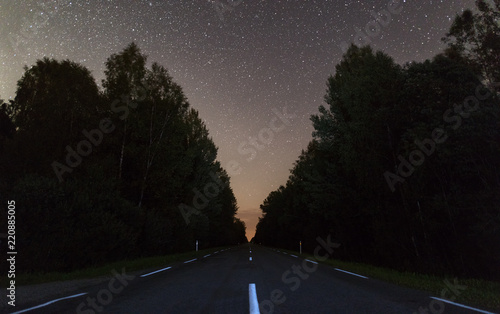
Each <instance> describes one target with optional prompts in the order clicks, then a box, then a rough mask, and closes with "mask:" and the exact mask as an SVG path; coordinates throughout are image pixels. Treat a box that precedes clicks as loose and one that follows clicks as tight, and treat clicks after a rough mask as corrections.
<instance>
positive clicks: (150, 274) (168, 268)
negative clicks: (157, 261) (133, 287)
mask: <svg viewBox="0 0 500 314" xmlns="http://www.w3.org/2000/svg"><path fill="white" fill-rule="evenodd" d="M170 268H172V267H166V268H162V269H160V270H157V271H154V272H152V273H148V274H144V275H140V276H139V277H146V276H149V275H152V274H156V273H159V272H161V271H164V270H167V269H170Z"/></svg>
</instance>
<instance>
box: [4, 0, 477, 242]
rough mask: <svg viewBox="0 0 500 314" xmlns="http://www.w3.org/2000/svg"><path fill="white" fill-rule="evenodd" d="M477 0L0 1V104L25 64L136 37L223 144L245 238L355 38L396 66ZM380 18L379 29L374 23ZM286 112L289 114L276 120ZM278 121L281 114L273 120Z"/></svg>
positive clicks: (101, 58)
mask: <svg viewBox="0 0 500 314" xmlns="http://www.w3.org/2000/svg"><path fill="white" fill-rule="evenodd" d="M473 6H474V1H473V0H446V1H437V0H419V1H417V0H413V1H411V0H371V1H370V0H366V1H341V0H150V1H143V0H102V1H84V0H82V1H80V0H78V1H77V0H73V1H69V0H26V1H17V0H2V2H0V21H1V24H0V62H1V63H0V98H1V99H4V100H6V99H9V98H13V97H14V96H15V87H16V82H17V80H19V79H20V78H21V76H22V74H23V66H24V65H31V64H34V63H35V61H36V60H37V59H41V58H43V57H45V56H48V57H52V58H56V59H70V60H72V61H75V62H79V63H81V64H83V65H84V66H86V67H87V68H88V69H89V70H91V72H92V74H93V76H94V77H95V78H96V81H97V83H98V84H99V85H100V83H101V80H102V79H103V78H104V74H103V73H104V62H105V61H106V58H108V57H109V56H110V55H111V54H113V53H118V52H120V51H121V50H122V49H123V48H125V46H127V45H128V44H129V43H131V42H132V41H134V42H136V43H137V44H138V46H139V47H140V48H141V50H142V52H143V53H145V54H146V55H148V61H149V62H153V61H156V62H158V63H160V64H162V65H164V66H165V67H166V68H167V69H168V70H169V72H170V74H171V75H172V76H173V78H174V80H175V81H176V82H177V83H179V84H180V85H181V86H182V87H183V89H184V92H185V94H186V96H187V97H188V100H189V102H190V104H191V106H192V107H194V108H195V109H197V110H198V111H199V112H200V117H201V118H202V119H203V120H204V121H205V123H206V125H207V127H208V129H209V132H210V134H211V136H212V138H213V140H214V142H215V144H216V145H217V146H218V147H219V154H218V160H220V161H221V163H222V165H223V167H225V168H228V167H229V165H230V164H231V163H233V164H234V163H235V162H236V163H237V164H238V165H239V168H240V171H239V172H237V173H236V172H235V173H232V175H231V185H232V188H233V190H234V193H235V195H236V198H237V201H238V206H239V211H238V217H240V218H241V219H242V220H243V221H245V223H246V225H247V237H248V239H249V240H250V239H251V238H252V237H253V235H254V233H255V225H256V223H257V219H258V217H259V216H260V209H259V205H260V204H262V202H263V200H264V199H265V198H266V197H267V195H268V194H269V193H270V192H271V191H273V190H275V189H277V188H278V187H279V186H280V185H282V184H285V183H286V180H287V178H288V175H289V169H291V168H292V167H293V163H294V162H295V160H297V158H298V156H299V154H300V152H301V150H302V149H305V148H306V147H307V144H308V142H309V141H310V140H311V139H312V137H311V133H312V131H313V128H312V124H311V121H310V120H309V118H310V115H311V114H315V113H317V109H318V107H319V106H320V105H321V104H322V103H323V97H324V94H325V92H326V80H327V78H328V76H329V75H331V74H333V73H334V70H335V65H336V64H337V63H339V62H340V60H341V57H342V53H343V50H342V49H343V47H345V46H346V45H347V44H350V43H351V42H355V43H357V44H367V43H369V44H371V45H372V47H373V48H375V49H377V50H382V51H384V52H386V53H387V54H389V55H390V56H392V57H393V58H394V59H395V61H396V62H397V63H400V64H404V63H406V62H410V61H423V60H425V59H428V58H432V57H433V56H434V55H436V54H437V53H439V52H441V50H442V49H443V47H444V46H443V44H442V43H441V40H440V39H441V38H442V37H443V36H444V34H445V33H446V32H447V30H448V29H449V27H450V25H451V23H452V20H453V18H454V17H455V15H456V14H457V13H461V12H462V10H463V9H464V8H472V7H473ZM376 20H378V22H376ZM285 113H286V115H285V117H286V118H284V117H283V115H284V114H285ZM280 117H281V118H280Z"/></svg>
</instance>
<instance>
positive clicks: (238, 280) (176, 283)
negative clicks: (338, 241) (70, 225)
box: [16, 245, 481, 314]
mask: <svg viewBox="0 0 500 314" xmlns="http://www.w3.org/2000/svg"><path fill="white" fill-rule="evenodd" d="M250 258H251V260H250ZM313 261H314V260H313ZM185 262H186V263H184V262H183V263H178V264H174V265H165V268H166V269H162V268H159V269H155V270H151V271H147V272H143V273H141V274H138V275H135V276H132V275H130V274H127V273H126V271H125V272H122V271H121V270H120V271H118V273H117V274H116V276H115V277H114V278H113V279H111V280H110V281H109V282H106V283H104V284H100V285H97V286H94V287H90V288H88V289H86V290H84V291H81V292H80V293H82V295H79V296H78V294H79V293H78V292H77V293H75V294H73V295H61V296H60V298H67V297H69V298H67V299H62V300H57V299H58V298H57V299H52V300H43V302H42V301H41V302H40V303H39V305H42V304H43V303H48V302H51V301H52V303H51V304H48V305H46V306H43V307H40V308H36V309H32V310H30V311H27V313H88V314H90V313H182V314H186V313H231V314H235V313H258V310H259V306H257V304H259V305H260V313H262V314H264V313H315V314H317V313H328V314H331V313H384V314H386V313H419V314H420V313H481V312H478V311H475V310H471V309H465V308H462V307H460V306H457V305H453V304H449V303H444V302H441V301H439V300H435V299H432V298H431V296H430V295H429V294H428V293H425V292H421V291H416V290H411V289H406V288H401V287H398V286H395V285H392V284H387V283H384V282H381V281H378V280H375V279H372V278H363V277H359V276H357V275H355V274H349V273H344V272H342V271H341V270H337V269H334V268H332V267H330V266H326V265H321V264H315V263H313V262H310V261H305V260H303V259H301V258H300V257H295V256H293V255H290V254H285V253H284V252H279V251H278V250H273V249H269V248H264V247H260V246H255V245H242V246H239V247H234V248H231V249H228V250H226V251H223V252H218V253H216V254H212V255H210V256H206V257H203V256H200V257H199V258H198V259H197V260H193V261H185ZM167 267H170V268H167ZM151 272H154V273H152V274H150V273H151ZM141 275H142V277H141ZM144 275H146V276H144ZM443 289H449V291H448V292H449V294H448V295H447V296H448V297H450V296H452V293H453V289H457V287H456V286H455V287H454V286H453V284H451V285H450V286H449V287H447V286H446V284H445V283H443ZM458 289H459V288H458ZM252 292H254V293H252ZM83 293H84V294H83ZM252 304H253V305H254V307H253V308H251V307H252ZM34 306H36V305H33V304H30V305H29V306H28V305H27V306H25V307H24V308H32V307H34ZM22 309H23V308H19V307H16V311H21V310H22ZM252 311H253V312H252Z"/></svg>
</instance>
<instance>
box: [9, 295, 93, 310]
mask: <svg viewBox="0 0 500 314" xmlns="http://www.w3.org/2000/svg"><path fill="white" fill-rule="evenodd" d="M86 294H87V292H84V293H79V294H75V295H70V296H69V297H64V298H60V299H55V300H52V301H49V302H47V303H44V304H40V305H37V306H34V307H30V308H29V309H25V310H21V311H17V312H13V313H12V314H17V313H24V312H28V311H31V310H34V309H39V308H41V307H44V306H47V305H50V304H52V303H55V302H57V301H61V300H66V299H72V298H76V297H79V296H82V295H86Z"/></svg>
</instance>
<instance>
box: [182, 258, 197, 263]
mask: <svg viewBox="0 0 500 314" xmlns="http://www.w3.org/2000/svg"><path fill="white" fill-rule="evenodd" d="M196 260H197V259H196V258H193V259H190V260H189V261H185V262H184V264H187V263H191V262H194V261H196Z"/></svg>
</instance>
